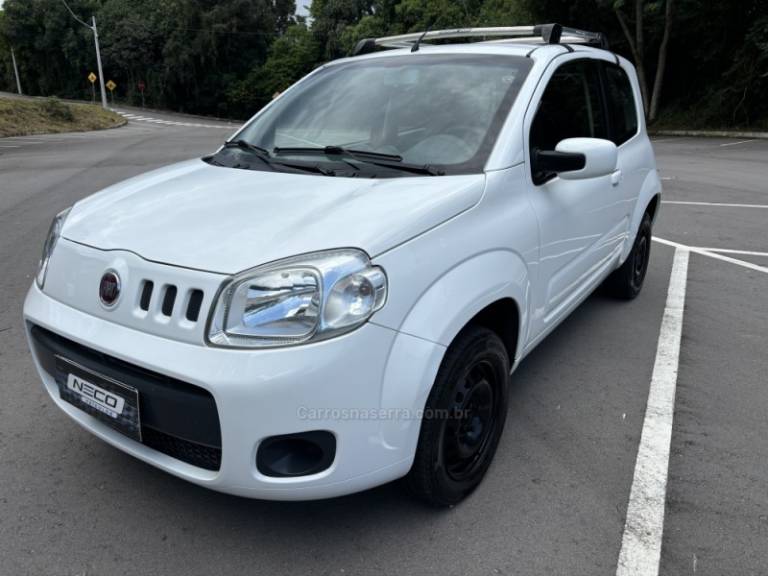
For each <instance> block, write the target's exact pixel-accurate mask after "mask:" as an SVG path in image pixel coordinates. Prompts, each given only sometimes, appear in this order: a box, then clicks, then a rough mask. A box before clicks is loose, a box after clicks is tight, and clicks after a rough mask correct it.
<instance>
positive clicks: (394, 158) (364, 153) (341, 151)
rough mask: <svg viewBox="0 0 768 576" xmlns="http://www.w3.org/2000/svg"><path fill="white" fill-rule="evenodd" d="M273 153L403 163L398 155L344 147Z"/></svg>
mask: <svg viewBox="0 0 768 576" xmlns="http://www.w3.org/2000/svg"><path fill="white" fill-rule="evenodd" d="M273 152H274V153H275V154H325V155H327V156H351V157H352V158H358V157H359V158H376V159H379V160H389V161H390V162H402V161H403V157H402V156H398V155H397V154H384V153H383V152H372V151H371V150H355V149H352V148H344V147H343V146H324V147H322V148H321V147H316V148H312V147H304V148H275V149H274V150H273Z"/></svg>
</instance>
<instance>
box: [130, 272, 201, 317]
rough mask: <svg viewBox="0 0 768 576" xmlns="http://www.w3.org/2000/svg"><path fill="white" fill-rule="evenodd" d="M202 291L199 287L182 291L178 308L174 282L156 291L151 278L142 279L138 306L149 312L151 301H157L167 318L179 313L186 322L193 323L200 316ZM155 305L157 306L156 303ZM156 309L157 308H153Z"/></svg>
mask: <svg viewBox="0 0 768 576" xmlns="http://www.w3.org/2000/svg"><path fill="white" fill-rule="evenodd" d="M204 295H205V294H204V293H203V291H202V290H200V289H199V288H190V289H188V290H186V291H185V292H183V293H182V296H183V298H182V301H181V305H180V307H179V309H176V308H175V305H176V301H177V300H178V297H179V288H178V287H177V286H176V285H174V284H163V285H161V286H160V288H159V289H158V290H157V291H156V290H155V283H154V282H153V281H152V280H147V279H144V280H142V281H141V282H140V283H139V298H138V303H139V304H138V307H139V310H141V311H142V312H145V313H146V312H149V309H150V305H151V304H152V303H153V302H159V311H160V313H161V314H162V315H163V316H166V317H168V318H170V317H172V316H175V315H177V314H178V315H179V316H181V317H183V318H186V320H187V321H188V322H192V323H195V322H197V320H198V318H199V317H200V310H201V307H202V304H203V297H204ZM155 306H158V305H157V304H156V305H155ZM155 309H157V308H155Z"/></svg>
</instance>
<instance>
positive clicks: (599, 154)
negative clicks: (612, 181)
mask: <svg viewBox="0 0 768 576" xmlns="http://www.w3.org/2000/svg"><path fill="white" fill-rule="evenodd" d="M617 159H618V149H617V148H616V145H615V144H614V143H613V142H611V141H610V140H602V139H600V138H567V139H565V140H562V141H561V142H560V143H559V144H558V145H557V146H556V147H555V149H554V150H535V151H534V153H533V173H534V182H535V183H536V184H542V183H543V182H546V181H547V180H549V179H550V178H551V177H552V176H554V175H558V176H560V178H562V179H563V180H582V179H585V178H597V177H598V176H606V175H608V174H611V173H612V172H613V171H615V170H616V161H617Z"/></svg>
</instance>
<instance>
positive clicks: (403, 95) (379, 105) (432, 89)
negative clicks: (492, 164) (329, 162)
mask: <svg viewBox="0 0 768 576" xmlns="http://www.w3.org/2000/svg"><path fill="white" fill-rule="evenodd" d="M530 67H531V61H530V60H529V59H527V58H522V57H509V56H496V55H459V54H450V55H427V54H425V55H420V54H413V55H411V54H408V55H404V56H389V57H382V58H370V59H352V60H350V61H348V62H345V63H341V64H334V65H331V66H328V67H327V68H326V69H324V70H322V71H320V72H318V73H317V74H315V75H314V76H312V77H311V78H308V79H307V80H306V81H304V82H302V83H301V84H299V85H298V86H296V87H295V88H294V89H292V90H290V91H289V92H287V93H286V94H285V96H284V97H282V98H280V99H279V100H277V101H276V102H275V103H274V104H273V105H272V106H270V108H268V109H267V110H265V111H264V113H263V114H261V115H260V116H258V117H257V118H256V119H255V120H254V121H253V122H251V123H250V124H249V125H247V126H246V127H245V129H244V130H243V131H242V132H241V133H240V134H239V136H238V137H239V138H243V139H245V140H247V141H248V142H251V143H252V144H255V145H258V146H260V147H262V148H265V149H267V150H270V151H272V150H274V149H275V148H276V147H277V148H295V147H312V148H317V147H320V148H322V147H325V146H329V145H333V146H343V147H347V148H352V149H357V150H365V151H370V152H378V153H382V154H393V155H398V156H400V157H402V160H403V162H408V163H413V164H429V165H431V166H434V167H436V168H439V169H442V170H443V171H444V172H445V173H447V174H459V173H472V172H480V171H482V169H483V166H484V165H485V162H486V160H487V157H488V155H489V154H490V151H491V149H492V148H493V145H494V142H495V140H496V136H497V135H498V133H499V130H500V128H501V126H502V124H503V122H504V120H505V118H506V116H507V114H508V113H509V110H510V107H511V106H512V103H513V102H514V100H515V97H516V96H517V93H518V92H519V89H520V86H521V85H522V83H523V81H524V79H525V76H526V75H527V73H528V70H529V69H530ZM287 154H288V153H286V155H287ZM290 155H294V154H293V153H291V154H290ZM295 155H296V156H300V153H299V152H296V153H295ZM282 157H284V156H282ZM312 158H313V161H323V158H322V157H318V156H313V157H312ZM361 175H365V174H362V173H361Z"/></svg>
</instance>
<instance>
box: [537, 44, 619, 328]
mask: <svg viewBox="0 0 768 576" xmlns="http://www.w3.org/2000/svg"><path fill="white" fill-rule="evenodd" d="M563 60H565V62H562V63H558V65H557V66H556V67H555V68H554V69H552V66H551V67H550V71H549V74H548V75H545V77H544V78H542V82H540V84H539V86H538V88H537V89H536V91H535V93H534V96H533V99H532V101H531V105H530V106H529V107H528V111H527V113H526V114H527V115H526V119H525V123H524V126H525V138H526V154H527V157H528V158H529V159H530V158H532V155H533V154H534V153H535V151H536V150H554V149H555V147H556V146H557V144H558V143H559V142H561V141H562V140H564V139H566V138H577V137H587V138H603V139H608V138H609V127H608V123H609V119H608V113H607V109H606V106H605V101H604V96H603V90H602V83H601V72H600V68H599V64H598V62H597V61H595V60H592V59H586V58H583V57H578V56H577V55H576V54H573V55H571V56H570V57H569V56H564V57H563ZM558 62H559V61H558ZM527 172H528V194H529V197H530V201H531V204H532V206H533V209H534V211H535V213H536V216H537V218H538V223H539V230H540V236H539V237H540V261H539V266H538V276H537V277H538V289H537V290H535V291H534V301H535V310H534V313H533V329H534V333H535V335H536V336H538V337H539V338H536V336H534V340H538V339H540V337H543V335H545V334H546V333H547V332H548V331H549V329H551V328H552V327H553V326H554V325H556V324H557V323H558V322H559V321H560V320H561V319H562V318H563V317H564V316H565V315H567V314H568V312H570V311H571V310H572V309H573V307H574V306H576V305H577V304H578V303H579V302H580V301H581V299H582V298H583V297H584V296H585V295H586V294H587V293H588V292H589V291H591V290H592V289H593V288H594V286H596V285H597V283H598V282H599V281H600V280H602V278H603V277H605V275H607V273H608V272H610V271H611V270H612V269H613V267H614V266H615V265H616V263H617V259H618V257H619V254H620V252H621V248H622V243H623V240H624V238H625V237H626V229H627V223H628V209H627V206H626V199H625V198H624V196H623V195H622V194H621V192H620V190H619V184H620V182H621V174H620V172H619V171H616V172H614V173H612V174H607V175H605V176H598V177H594V178H586V179H580V180H566V179H562V178H560V177H558V176H557V175H555V174H537V173H535V172H534V167H533V163H532V162H529V167H528V170H527ZM532 343H534V342H532Z"/></svg>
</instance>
